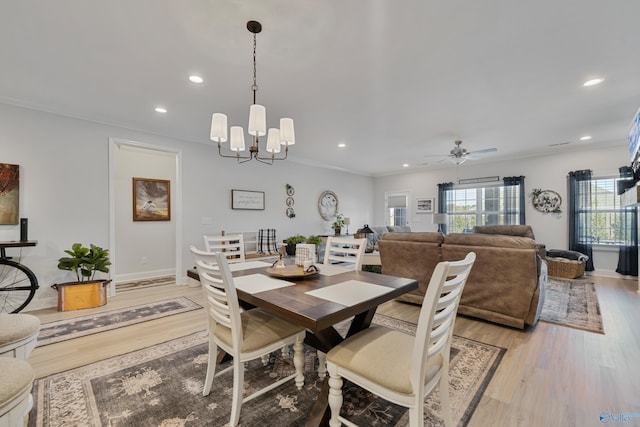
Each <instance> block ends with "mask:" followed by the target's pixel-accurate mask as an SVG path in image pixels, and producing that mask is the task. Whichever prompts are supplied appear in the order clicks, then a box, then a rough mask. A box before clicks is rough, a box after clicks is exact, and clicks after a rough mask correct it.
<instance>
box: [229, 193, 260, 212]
mask: <svg viewBox="0 0 640 427" xmlns="http://www.w3.org/2000/svg"><path fill="white" fill-rule="evenodd" d="M231 209H241V210H251V211H254V210H257V211H263V210H264V191H247V190H231Z"/></svg>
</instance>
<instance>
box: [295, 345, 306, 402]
mask: <svg viewBox="0 0 640 427" xmlns="http://www.w3.org/2000/svg"><path fill="white" fill-rule="evenodd" d="M293 366H295V367H296V379H295V381H296V387H298V390H301V389H302V386H303V385H304V374H303V370H304V345H302V340H301V339H297V340H296V342H295V343H294V344H293Z"/></svg>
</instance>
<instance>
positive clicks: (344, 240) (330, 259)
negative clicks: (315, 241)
mask: <svg viewBox="0 0 640 427" xmlns="http://www.w3.org/2000/svg"><path fill="white" fill-rule="evenodd" d="M366 248H367V239H352V238H350V237H335V236H329V237H327V243H326V245H325V251H324V262H323V264H325V265H329V264H334V263H340V264H342V265H344V266H345V267H347V268H353V269H354V270H360V269H362V256H363V255H364V251H365V249H366Z"/></svg>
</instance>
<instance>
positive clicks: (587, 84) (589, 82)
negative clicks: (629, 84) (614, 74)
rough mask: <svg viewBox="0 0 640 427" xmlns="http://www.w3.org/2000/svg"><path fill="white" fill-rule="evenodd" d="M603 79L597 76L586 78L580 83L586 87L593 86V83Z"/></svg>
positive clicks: (597, 83)
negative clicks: (595, 77)
mask: <svg viewBox="0 0 640 427" xmlns="http://www.w3.org/2000/svg"><path fill="white" fill-rule="evenodd" d="M603 81H604V79H603V78H600V77H598V78H597V79H591V80H587V81H586V82H584V83H582V85H583V86H586V87H589V86H595V85H599V84H600V83H602V82H603Z"/></svg>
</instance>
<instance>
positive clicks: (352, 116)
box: [0, 0, 640, 175]
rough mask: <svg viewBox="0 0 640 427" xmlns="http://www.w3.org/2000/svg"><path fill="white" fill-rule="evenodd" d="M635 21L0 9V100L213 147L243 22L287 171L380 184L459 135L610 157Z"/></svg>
mask: <svg viewBox="0 0 640 427" xmlns="http://www.w3.org/2000/svg"><path fill="white" fill-rule="evenodd" d="M639 17H640V1H638V0H617V1H602V0H561V1H558V0H553V1H552V0H538V1H523V0H511V1H507V0H502V1H501V0H485V1H478V2H474V1H461V0H453V1H433V0H401V1H390V0H349V1H344V0H322V1H318V0H315V1H314V0H270V1H265V0H251V1H248V0H243V1H240V0H236V1H229V0H227V1H223V0H184V1H176V0H107V1H105V0H99V1H98V0H56V1H51V0H21V1H18V0H15V1H14V0H2V2H0V102H4V103H8V104H15V105H21V106H26V107H30V108H36V109H40V110H44V111H50V112H55V113H59V114H63V115H69V116H73V117H79V118H83V119H88V120H93V121H96V122H101V123H108V124H114V125H118V126H122V127H126V128H131V129H137V130H141V131H144V132H150V133H155V134H160V135H166V136H170V137H175V138H180V139H184V140H189V141H196V142H200V143H203V144H211V142H210V141H209V139H208V135H209V124H210V117H211V113H213V112H225V113H227V114H228V116H229V124H230V125H242V126H244V127H245V128H246V121H247V117H248V106H249V104H250V103H251V90H250V86H251V83H252V69H251V59H252V43H253V40H252V35H251V33H249V32H248V31H247V30H246V27H245V25H246V22H247V21H249V20H257V21H260V22H261V23H262V25H263V31H262V33H260V34H259V35H258V41H257V45H258V46H257V61H258V85H259V91H258V102H259V103H262V104H264V105H265V106H266V107H267V119H268V125H270V126H277V125H278V122H277V120H278V119H279V118H280V117H293V119H294V120H295V126H296V145H294V146H293V147H292V148H291V149H290V151H289V157H290V158H291V159H293V160H296V161H300V162H303V163H308V164H320V165H325V166H329V167H335V168H339V169H345V170H351V171H354V172H357V173H363V174H369V175H384V174H389V173H397V172H402V171H404V170H406V169H403V168H402V164H403V163H409V164H410V165H411V166H410V168H412V169H413V168H425V167H453V166H452V165H451V164H450V163H447V162H444V163H442V162H441V163H438V160H441V159H439V158H438V157H425V155H441V154H447V153H448V152H449V150H450V149H451V148H453V141H454V140H455V139H462V140H463V141H464V143H463V147H466V148H467V149H468V150H469V151H475V150H483V149H486V148H491V147H496V148H497V149H498V151H497V152H496V153H493V154H490V155H487V156H485V158H484V159H483V160H475V162H483V161H495V160H505V159H513V158H521V157H526V156H531V155H539V154H544V153H549V152H551V150H569V149H577V148H579V147H580V146H587V145H588V146H591V147H592V146H601V145H604V146H608V145H617V146H620V145H621V144H626V134H627V132H628V128H629V125H630V122H631V119H632V117H633V115H634V113H635V112H636V110H637V109H638V107H640V25H639ZM192 73H197V74H199V75H201V76H202V77H203V78H204V79H205V82H204V83H203V84H201V85H194V84H192V83H190V82H189V81H188V80H187V77H188V76H189V75H190V74H192ZM596 76H600V77H604V78H605V79H606V80H605V81H604V83H603V84H601V85H599V86H595V87H591V88H584V87H582V83H583V82H584V81H586V80H588V79H590V78H592V77H596ZM157 105H163V106H165V107H166V108H167V109H168V113H167V114H164V115H162V114H159V113H156V112H155V111H154V107H155V106H157ZM587 134H588V135H592V139H591V140H590V141H588V142H581V141H579V138H580V137H581V136H583V135H587ZM341 142H344V143H346V144H347V147H346V148H344V149H339V148H338V147H337V145H338V143H341ZM564 142H570V144H568V145H562V146H556V147H549V145H552V144H559V143H564ZM212 156H213V152H212ZM215 156H216V157H217V154H216V155H215ZM624 160H626V159H621V161H622V162H624ZM227 161H232V160H227ZM425 162H429V163H431V165H430V166H417V165H418V164H420V163H425ZM252 163H255V162H252ZM242 167H268V166H263V165H250V164H247V165H244V166H242Z"/></svg>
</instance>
